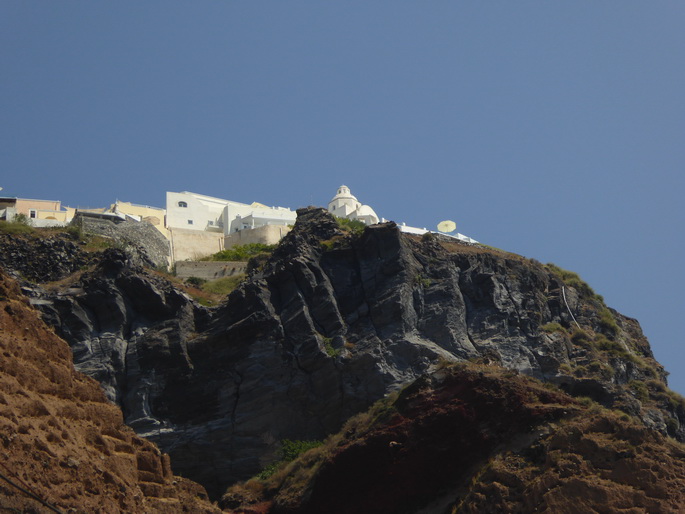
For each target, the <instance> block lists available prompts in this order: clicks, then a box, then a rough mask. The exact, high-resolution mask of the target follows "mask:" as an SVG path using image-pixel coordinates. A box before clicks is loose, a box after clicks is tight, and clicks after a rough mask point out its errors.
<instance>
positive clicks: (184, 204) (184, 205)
mask: <svg viewBox="0 0 685 514" xmlns="http://www.w3.org/2000/svg"><path fill="white" fill-rule="evenodd" d="M178 206H179V207H188V204H187V203H186V202H178Z"/></svg>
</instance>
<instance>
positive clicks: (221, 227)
mask: <svg viewBox="0 0 685 514" xmlns="http://www.w3.org/2000/svg"><path fill="white" fill-rule="evenodd" d="M296 217H297V214H296V213H295V211H292V210H290V209H288V208H286V207H268V206H266V205H263V204H261V203H258V202H253V203H251V204H246V203H240V202H234V201H231V200H224V199H222V198H214V197H212V196H206V195H200V194H197V193H191V192H189V191H182V192H180V193H174V192H167V194H166V227H167V228H168V229H169V232H170V234H171V243H172V251H173V258H174V261H180V260H186V259H191V260H192V259H197V258H199V257H204V256H207V255H211V254H212V253H216V252H218V251H221V250H224V249H225V248H230V247H231V246H234V245H238V244H248V243H264V244H274V243H277V242H278V241H280V240H281V238H282V237H283V236H284V235H285V234H287V233H288V232H289V231H290V226H291V225H294V224H295V218H296Z"/></svg>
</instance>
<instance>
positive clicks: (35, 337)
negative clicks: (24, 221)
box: [0, 271, 219, 512]
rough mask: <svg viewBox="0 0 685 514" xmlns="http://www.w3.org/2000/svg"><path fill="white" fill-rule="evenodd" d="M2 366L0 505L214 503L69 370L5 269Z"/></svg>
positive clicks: (198, 507) (122, 507)
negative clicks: (175, 474) (174, 471)
mask: <svg viewBox="0 0 685 514" xmlns="http://www.w3.org/2000/svg"><path fill="white" fill-rule="evenodd" d="M0 369H1V370H2V372H1V373H0V463H1V465H0V474H2V477H4V479H3V480H0V505H1V506H2V507H3V508H5V509H16V510H17V511H22V512H47V511H49V509H51V508H54V509H57V510H58V511H62V512H218V511H219V509H218V508H217V507H216V506H214V505H212V504H211V503H210V502H209V501H208V500H207V495H206V492H205V490H204V489H203V488H202V487H201V486H199V485H198V484H196V483H193V482H191V481H189V480H186V479H184V478H180V477H175V476H173V474H172V472H171V467H170V464H169V458H168V456H166V455H163V454H161V453H160V451H159V450H158V448H157V447H156V446H155V445H153V444H152V443H150V442H148V441H146V440H144V439H142V438H140V437H137V436H136V435H135V433H134V432H133V430H131V429H130V428H128V427H127V426H125V425H124V424H123V420H122V415H121V411H120V410H119V409H118V408H117V407H116V406H114V405H112V404H110V403H108V402H107V401H106V400H105V397H104V395H103V393H102V390H101V389H100V386H99V384H98V383H97V382H96V381H94V380H92V379H90V378H88V377H86V376H85V375H83V374H81V373H78V372H76V371H75V370H74V367H73V364H72V360H71V351H70V349H69V346H68V345H67V344H66V343H65V342H64V341H63V340H62V339H60V338H59V337H57V336H56V335H55V334H54V332H53V331H52V330H50V329H48V328H47V326H46V325H45V324H44V323H43V322H42V321H41V320H40V318H39V316H38V315H37V313H36V312H35V311H34V310H33V308H31V307H30V306H29V305H28V301H27V300H26V299H25V298H24V297H23V296H21V294H20V292H19V290H18V287H17V285H16V284H15V283H14V281H12V280H11V279H9V278H8V277H7V276H6V275H5V274H4V273H3V272H2V271H0ZM8 481H9V482H8ZM10 482H11V483H10ZM12 484H16V485H17V486H19V487H21V488H22V489H24V490H26V491H28V492H30V493H31V494H32V495H34V496H36V497H38V498H40V500H41V501H42V502H43V504H42V505H41V503H40V502H39V501H38V500H37V499H35V498H34V497H31V496H30V495H29V494H26V493H25V492H22V491H21V490H20V489H19V488H17V487H15V486H14V485H12Z"/></svg>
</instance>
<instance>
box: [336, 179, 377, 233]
mask: <svg viewBox="0 0 685 514" xmlns="http://www.w3.org/2000/svg"><path fill="white" fill-rule="evenodd" d="M328 212H330V213H331V214H333V215H334V216H338V217H339V218H347V219H351V220H359V221H361V222H363V223H365V224H366V225H375V224H376V223H378V221H379V219H378V216H376V213H375V212H374V210H373V209H372V208H371V207H369V206H368V205H362V203H361V202H360V201H359V200H357V198H356V197H355V196H354V195H353V194H352V193H351V192H350V188H349V187H347V186H340V187H339V188H338V192H337V193H336V195H335V196H334V197H333V199H332V200H331V201H330V202H328Z"/></svg>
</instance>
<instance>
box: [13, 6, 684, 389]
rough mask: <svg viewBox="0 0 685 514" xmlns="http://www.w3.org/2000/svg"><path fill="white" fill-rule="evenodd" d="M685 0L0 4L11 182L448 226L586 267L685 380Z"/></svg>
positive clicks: (139, 198)
mask: <svg viewBox="0 0 685 514" xmlns="http://www.w3.org/2000/svg"><path fill="white" fill-rule="evenodd" d="M683 26H685V4H684V3H683V2H680V1H661V2H642V1H639V2H638V1H621V2H619V1H607V2H591V1H580V2H566V3H563V4H562V3H559V2H543V1H536V2H530V1H517V2H510V1H491V2H477V1H471V2H458V1H453V0H452V1H435V2H417V1H413V2H408V1H402V0H393V1H389V0H388V1H377V2H368V1H347V2H321V1H290V2H283V1H282V0H272V1H260V2H254V1H252V2H246V1H243V2H240V1H237V0H224V1H219V0H213V1H199V2H187V1H184V2H181V1H172V0H165V1H152V0H148V1H146V2H137V1H136V2H132V1H118V2H107V3H106V2H91V1H77V0H72V1H68V2H52V1H48V0H44V1H33V0H23V1H18V0H16V1H14V0H6V1H5V2H2V3H0V65H1V66H2V68H1V69H2V73H1V74H0V93H1V94H0V102H1V104H0V107H1V109H0V113H1V114H2V120H3V123H2V124H1V125H0V187H3V188H4V190H3V192H2V194H8V195H16V196H20V197H34V198H46V199H56V200H61V201H62V202H63V204H66V205H71V206H81V207H85V206H104V205H108V204H110V203H112V202H113V201H114V200H115V199H120V200H125V201H132V202H136V203H142V204H148V205H156V206H163V204H164V198H165V196H164V193H165V191H167V190H169V191H182V190H188V191H194V192H198V193H203V194H209V195H214V196H218V197H222V198H230V199H233V200H237V201H245V202H251V201H255V200H256V201H260V202H262V203H266V204H269V205H283V206H289V207H293V208H296V207H300V206H303V205H308V204H317V205H325V204H326V203H327V202H328V200H329V199H330V198H331V197H332V195H333V194H334V193H335V189H336V188H337V187H338V186H339V185H340V184H346V185H348V186H349V187H350V188H351V189H352V192H353V193H354V194H356V195H357V197H358V198H359V199H360V200H361V201H362V202H364V203H368V204H370V205H371V206H372V207H374V209H375V210H376V212H377V213H378V214H379V215H380V216H383V217H385V218H388V219H394V220H397V221H400V222H401V221H405V222H407V223H408V224H410V225H416V226H420V227H428V228H432V227H434V226H435V225H436V224H437V223H438V222H439V221H441V220H443V219H452V220H454V221H456V223H457V226H458V230H459V231H460V232H462V233H464V234H467V235H469V236H472V237H474V238H476V239H478V240H480V241H482V242H484V243H487V244H490V245H493V246H496V247H499V248H503V249H506V250H509V251H513V252H516V253H520V254H523V255H525V256H527V257H533V258H536V259H538V260H540V261H542V262H554V263H556V264H558V265H560V266H562V267H564V268H567V269H571V270H574V271H577V272H578V273H579V274H580V275H581V276H582V277H583V278H584V279H585V280H587V281H588V282H589V283H590V284H591V285H592V286H593V287H594V289H595V290H596V291H597V292H598V293H600V294H602V295H603V296H604V297H605V299H606V301H607V303H608V304H609V305H610V306H612V307H614V308H616V309H618V310H619V311H621V312H622V313H624V314H626V315H628V316H632V317H635V318H637V319H638V320H639V321H640V322H641V324H642V326H643V329H644V330H645V332H646V334H647V336H648V337H649V339H650V341H651V343H652V347H653V349H654V351H655V354H656V357H657V359H658V360H659V361H660V362H661V363H662V364H664V365H665V366H666V368H667V369H668V370H669V371H670V372H671V376H670V379H669V382H670V384H671V386H672V387H673V388H674V389H676V390H677V391H679V392H680V393H681V394H682V393H685V369H684V368H685V350H684V349H683V336H682V330H681V329H680V321H681V320H683V319H685V300H684V299H683V294H682V291H684V290H685V272H684V271H683V266H682V255H683V250H684V246H685V238H684V235H683V234H684V231H683V225H684V222H685V208H684V207H683V201H682V197H683V193H684V192H685V187H684V186H685V176H684V174H683V171H684V170H683V168H684V164H685V144H684V136H685V95H684V94H683V91H685V67H684V66H683V65H682V63H683V59H684V58H685V31H684V30H683V29H682V28H683Z"/></svg>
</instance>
